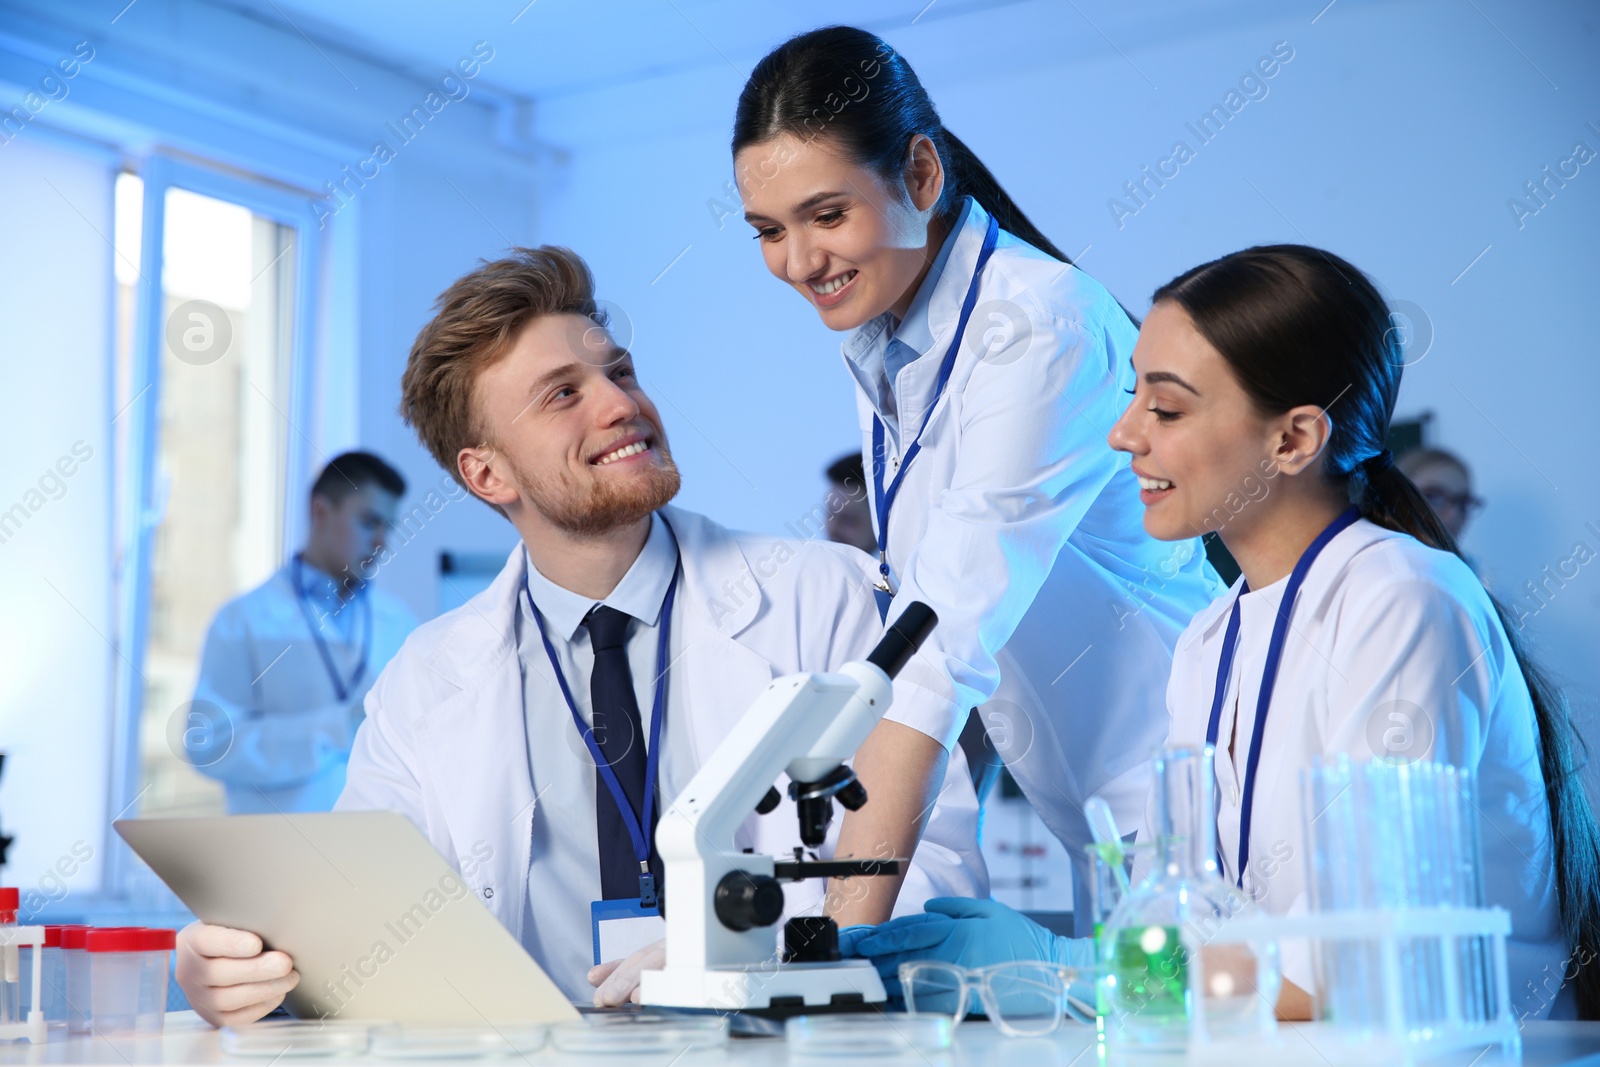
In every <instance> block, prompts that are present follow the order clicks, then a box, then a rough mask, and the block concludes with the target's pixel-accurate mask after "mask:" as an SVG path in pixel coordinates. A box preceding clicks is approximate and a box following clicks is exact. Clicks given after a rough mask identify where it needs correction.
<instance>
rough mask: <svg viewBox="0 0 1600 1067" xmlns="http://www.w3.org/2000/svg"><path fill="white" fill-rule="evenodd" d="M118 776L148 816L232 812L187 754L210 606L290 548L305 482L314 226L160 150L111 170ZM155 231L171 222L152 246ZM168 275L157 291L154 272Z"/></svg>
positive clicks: (284, 196) (256, 189) (277, 195)
mask: <svg viewBox="0 0 1600 1067" xmlns="http://www.w3.org/2000/svg"><path fill="white" fill-rule="evenodd" d="M116 204H117V208H116V215H117V218H116V231H117V251H118V255H117V257H116V259H117V263H118V270H117V283H118V284H117V306H118V311H119V315H118V319H119V323H120V324H122V325H123V326H124V327H125V328H124V329H123V330H120V331H119V337H120V338H121V340H120V342H119V344H118V367H119V372H118V374H117V389H118V404H119V406H123V405H125V406H126V407H127V410H128V417H127V418H126V419H125V420H123V421H125V422H126V423H127V425H126V426H125V427H119V428H118V429H119V432H120V434H121V435H122V437H123V438H124V440H125V443H126V448H125V449H124V450H122V452H121V454H122V455H123V456H124V457H125V459H126V465H125V466H126V469H125V471H124V472H123V477H121V478H120V479H119V481H121V482H122V483H123V485H125V486H126V488H125V489H124V490H123V491H121V492H120V493H119V496H118V506H119V508H120V509H121V517H122V521H121V522H119V524H118V529H119V530H120V531H121V534H122V535H121V538H120V542H119V549H120V551H119V558H120V560H121V561H122V566H121V568H120V571H119V574H120V578H121V581H120V586H121V588H120V590H119V594H120V597H121V600H122V603H123V606H124V614H123V619H124V626H123V628H122V629H123V631H124V632H123V634H122V638H121V646H122V648H123V649H124V650H125V651H126V657H125V658H124V661H123V676H124V677H123V684H122V686H121V693H122V697H123V700H122V707H123V709H124V712H123V715H122V722H123V730H122V735H121V737H120V739H119V740H120V743H121V760H120V771H121V781H120V783H115V787H114V789H113V808H114V809H115V807H116V806H117V805H116V802H117V801H118V800H119V799H120V801H121V802H122V803H124V804H128V803H132V804H134V805H135V807H134V808H132V809H130V814H131V813H132V811H137V813H138V814H139V815H141V816H158V815H200V814H220V813H221V812H222V811H223V792H222V788H221V785H220V784H219V783H217V782H216V781H214V780H213V779H210V778H207V777H206V776H205V775H204V774H202V773H200V772H199V771H197V770H196V769H195V768H194V766H192V765H191V763H190V761H189V760H188V759H186V758H185V755H186V747H185V746H186V744H191V745H192V742H193V739H194V734H193V731H195V730H201V731H205V730H208V729H210V728H211V726H212V724H211V723H209V722H208V721H207V720H206V719H205V718H204V717H203V716H194V715H192V714H191V711H190V708H189V703H190V701H191V700H192V699H193V695H194V688H195V681H196V677H197V674H198V669H199V662H200V654H201V650H202V647H203V645H204V641H205V635H206V631H207V629H208V627H209V625H210V623H211V619H212V616H213V615H214V614H215V613H216V611H217V609H218V608H219V607H221V606H222V605H223V604H224V603H226V602H227V601H228V600H230V599H232V598H233V597H235V596H238V595H239V594H241V593H244V592H246V591H248V590H249V589H251V588H253V587H255V586H257V585H259V584H261V583H262V582H263V581H265V580H266V579H267V578H268V577H269V576H270V575H271V574H272V573H273V571H275V570H276V569H277V568H278V566H280V565H281V564H282V563H283V561H284V559H285V546H286V545H289V544H292V543H293V542H292V540H291V538H292V536H293V534H294V530H295V526H296V522H297V521H298V519H299V515H298V513H291V512H290V511H287V510H286V508H285V501H286V500H295V499H298V497H299V487H300V486H302V485H303V484H305V482H306V475H307V472H306V469H305V457H306V455H307V452H308V451H309V448H310V446H309V441H308V440H307V438H306V436H305V435H304V434H303V433H302V432H300V431H299V430H298V429H297V427H298V425H299V424H300V419H301V413H302V412H304V411H305V409H306V407H307V405H306V403H305V402H304V397H303V390H304V387H305V383H306V382H307V381H308V380H309V378H308V375H307V370H308V368H307V366H306V365H305V364H306V363H307V357H306V353H307V352H308V351H309V350H310V341H311V338H312V336H313V334H312V330H311V324H312V322H313V321H314V310H315V309H314V308H313V307H312V306H310V305H311V300H310V294H311V293H313V292H315V289H314V286H313V281H314V279H313V277H312V275H314V274H315V271H316V258H315V251H316V249H315V248H314V243H315V242H314V234H313V233H310V232H308V231H307V230H306V228H305V224H306V223H307V222H308V221H309V218H308V217H307V216H306V215H305V211H304V201H303V199H302V198H299V197H296V196H294V195H292V194H290V193H287V192H280V191H278V190H276V189H273V188H271V187H268V186H265V185H261V184H256V183H251V182H248V181H246V180H243V179H239V178H234V177H230V176H223V175H218V174H214V173H212V172H209V171H205V170H202V169H200V168H196V167H192V166H189V165H186V164H180V163H176V162H174V161H171V160H166V159H156V160H153V161H152V163H151V165H150V166H149V167H148V168H147V170H146V172H145V174H144V175H143V176H142V178H141V177H139V176H135V175H132V174H125V175H123V176H122V177H121V178H119V180H118V182H117V196H116ZM149 233H157V234H159V239H158V240H156V241H154V242H150V241H149V240H148V234H149ZM152 279H159V284H158V285H152V284H150V281H151V280H152Z"/></svg>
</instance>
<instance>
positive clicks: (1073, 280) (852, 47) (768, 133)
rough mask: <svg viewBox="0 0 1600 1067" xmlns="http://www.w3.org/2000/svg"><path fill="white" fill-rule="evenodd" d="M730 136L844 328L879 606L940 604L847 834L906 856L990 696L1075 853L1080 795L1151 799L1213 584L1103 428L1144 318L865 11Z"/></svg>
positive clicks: (780, 229)
mask: <svg viewBox="0 0 1600 1067" xmlns="http://www.w3.org/2000/svg"><path fill="white" fill-rule="evenodd" d="M732 147H733V152H734V169H735V176H736V180H737V182H738V186H739V190H740V194H741V197H742V199H743V202H744V206H745V217H746V219H747V221H749V223H750V224H751V226H753V227H754V228H755V231H756V237H757V238H758V240H759V245H760V249H761V253H762V256H763V257H764V259H765V261H766V266H767V268H768V269H769V270H770V271H771V272H772V273H773V274H774V275H775V276H776V277H777V278H778V279H779V280H780V281H782V282H784V283H786V284H788V285H790V286H792V287H793V288H794V290H795V291H796V292H797V293H799V294H800V295H801V296H802V297H803V298H804V299H805V300H806V301H807V303H808V304H810V305H811V306H812V307H813V308H814V309H815V311H816V313H817V314H818V315H820V316H821V318H822V321H823V322H824V323H825V324H826V325H827V326H828V327H829V328H830V329H833V330H839V331H843V332H848V336H847V337H846V339H845V342H844V346H843V350H844V362H845V368H846V370H847V371H848V372H849V373H850V375H851V376H852V377H853V378H854V380H855V382H856V384H857V386H858V391H857V408H858V413H859V417H860V421H861V427H862V434H863V441H864V445H865V447H864V452H865V454H866V458H867V462H868V480H869V483H873V484H874V485H875V490H874V494H873V514H874V521H875V524H876V527H877V529H878V531H879V549H880V559H881V564H880V571H881V573H880V586H881V587H882V590H883V591H882V593H881V594H880V607H882V608H883V609H884V610H886V611H887V615H888V617H889V618H891V619H892V618H893V617H894V616H895V614H896V613H897V612H898V611H899V610H901V609H902V608H903V606H904V605H905V604H907V603H910V602H912V601H918V600H920V601H925V602H927V603H928V604H930V605H931V606H932V607H933V608H934V610H935V611H937V612H938V614H939V628H938V630H937V631H935V633H934V635H933V637H932V639H931V640H930V643H929V644H928V645H927V646H925V648H924V653H923V655H921V656H919V657H918V659H917V660H915V661H913V663H912V664H910V665H909V666H908V667H907V668H906V670H905V671H904V672H903V673H902V674H901V676H900V684H898V685H897V687H896V697H895V705H894V708H893V709H892V710H891V711H890V712H889V713H888V716H887V718H886V721H885V722H884V723H882V724H880V726H879V728H878V730H877V731H876V732H875V733H874V735H873V736H872V738H871V739H869V741H868V742H867V744H866V745H865V746H864V747H863V748H862V750H861V752H860V753H859V754H858V756H857V760H856V770H857V773H858V774H859V775H860V777H861V779H862V781H863V782H864V783H865V784H866V786H867V789H868V792H869V794H870V795H871V796H872V799H873V803H872V804H871V805H869V806H868V807H867V808H866V809H864V810H863V811H862V812H861V813H852V814H851V815H849V816H847V817H846V819H845V822H844V825H843V829H842V831H841V837H840V844H839V848H840V855H844V854H849V853H853V854H857V855H864V854H881V851H880V850H883V849H885V848H887V849H888V850H890V851H889V854H891V855H910V854H911V851H910V850H911V848H912V846H914V845H915V843H916V835H917V832H918V828H917V825H916V824H917V812H918V811H920V810H923V809H924V808H925V805H926V799H925V798H926V797H927V796H931V795H932V793H931V790H932V789H934V788H936V786H937V781H938V778H939V775H940V774H941V773H942V770H943V767H944V757H945V752H946V751H947V750H948V747H949V746H951V745H953V744H954V743H955V741H956V739H957V736H958V735H959V734H960V733H961V731H962V729H963V727H964V725H965V724H966V722H967V719H968V713H969V710H970V709H972V708H974V707H976V706H978V705H984V704H985V702H988V703H987V705H986V706H985V707H984V709H983V712H982V716H983V718H984V719H985V720H986V723H987V726H988V735H989V738H990V741H991V743H992V744H993V745H994V746H995V748H996V749H997V750H998V751H999V754H1000V755H1001V756H1002V757H1004V759H1005V761H1006V763H1007V764H1008V765H1009V766H1010V769H1011V771H1012V774H1013V776H1014V777H1015V778H1016V780H1017V782H1018V783H1019V784H1020V785H1021V787H1022V789H1023V791H1024V792H1025V793H1026V794H1027V796H1028V798H1029V799H1030V800H1031V801H1032V802H1033V804H1034V806H1035V807H1036V808H1037V809H1038V810H1039V812H1040V814H1041V816H1042V817H1043V819H1044V821H1045V823H1046V824H1047V825H1048V826H1049V827H1050V829H1051V830H1052V831H1053V832H1054V833H1055V834H1056V836H1057V837H1059V838H1060V839H1061V841H1062V842H1063V843H1065V844H1066V845H1067V846H1069V851H1070V852H1071V853H1072V854H1073V855H1074V857H1075V858H1077V857H1078V856H1081V850H1080V846H1082V845H1084V844H1087V843H1088V842H1089V841H1090V834H1089V831H1088V827H1087V825H1086V823H1085V820H1084V817H1083V804H1084V802H1085V801H1086V800H1087V799H1088V798H1089V797H1091V796H1094V795H1101V796H1104V797H1105V798H1106V799H1107V800H1108V802H1110V803H1111V805H1112V807H1113V809H1114V810H1115V811H1116V812H1117V813H1118V814H1119V815H1120V816H1121V817H1122V818H1124V819H1125V820H1126V822H1127V825H1130V826H1133V825H1137V823H1138V816H1139V814H1140V813H1141V812H1142V809H1143V803H1144V796H1145V792H1146V788H1147V782H1148V760H1149V757H1150V754H1151V752H1152V751H1153V750H1154V749H1155V748H1156V747H1157V746H1158V745H1159V744H1160V742H1161V738H1162V736H1163V734H1164V733H1165V728H1166V723H1165V716H1163V715H1162V713H1161V692H1162V686H1163V684H1164V682H1165V677H1166V669H1167V665H1168V663H1169V662H1170V660H1171V656H1172V647H1173V642H1174V641H1175V640H1176V638H1177V635H1178V633H1179V632H1180V631H1181V630H1182V629H1183V627H1184V626H1185V625H1186V624H1187V623H1188V621H1189V619H1190V618H1191V617H1192V616H1193V614H1194V613H1195V612H1196V611H1198V610H1199V609H1200V608H1201V607H1202V606H1204V605H1205V604H1206V603H1207V602H1208V601H1209V600H1210V599H1211V597H1212V596H1213V595H1215V593H1216V592H1218V591H1220V586H1218V585H1217V584H1216V580H1215V576H1214V574H1212V572H1211V571H1210V569H1209V567H1208V566H1207V565H1206V563H1205V557H1204V553H1203V551H1202V550H1201V546H1200V542H1199V540H1198V534H1199V533H1200V531H1199V530H1196V531H1193V534H1192V535H1191V536H1190V537H1189V538H1188V539H1186V540H1184V541H1183V542H1181V543H1179V544H1165V545H1164V544H1160V543H1158V542H1157V541H1155V540H1154V539H1153V538H1151V537H1150V536H1149V535H1147V534H1146V533H1145V532H1144V530H1143V529H1142V528H1141V527H1140V522H1139V513H1140V508H1139V501H1138V485H1137V484H1136V483H1135V481H1134V477H1133V474H1132V473H1131V471H1130V470H1129V467H1128V461H1127V459H1126V458H1125V457H1123V456H1119V455H1117V454H1116V453H1115V452H1113V451H1112V450H1111V449H1110V448H1109V447H1108V446H1107V444H1106V440H1105V433H1106V431H1107V430H1108V429H1109V428H1110V426H1111V424H1112V423H1113V422H1114V421H1115V420H1116V417H1117V413H1118V412H1119V411H1120V409H1121V401H1122V395H1121V392H1120V390H1121V389H1122V388H1123V387H1124V386H1126V385H1127V384H1129V383H1128V381H1127V377H1128V373H1129V372H1128V357H1129V354H1130V353H1131V352H1132V351H1133V345H1134V340H1135V337H1136V334H1137V330H1136V327H1135V326H1134V323H1133V322H1132V321H1131V320H1130V319H1129V317H1128V315H1127V313H1126V312H1125V311H1124V310H1123V309H1122V307H1120V306H1119V305H1118V303H1117V302H1116V300H1115V299H1113V298H1112V296H1111V295H1110V294H1109V293H1107V292H1106V290H1105V289H1104V288H1103V287H1102V286H1101V285H1100V284H1099V283H1098V282H1096V281H1095V280H1094V279H1093V278H1091V277H1089V276H1088V275H1087V274H1084V273H1083V272H1082V271H1080V270H1078V269H1077V268H1076V267H1073V266H1072V265H1071V264H1070V263H1069V262H1068V260H1067V257H1066V256H1064V255H1062V254H1061V252H1060V251H1059V250H1058V249H1057V248H1056V247H1055V246H1054V245H1052V244H1051V243H1050V241H1049V240H1048V239H1047V238H1045V236H1044V235H1043V234H1042V233H1040V232H1039V230H1038V229H1037V228H1036V227H1035V226H1034V225H1033V224H1032V223H1031V222H1029V221H1028V218H1027V216H1025V215H1024V214H1023V213H1022V211H1021V210H1020V209H1019V208H1018V207H1017V205H1016V204H1015V203H1013V202H1012V200H1011V198H1010V197H1009V196H1007V195H1006V193H1005V191H1004V190H1003V189H1002V188H1001V187H1000V185H999V183H998V182H996V180H995V178H994V176H993V175H992V174H990V173H989V171H988V170H987V169H986V168H985V167H984V165H983V164H982V163H981V162H979V161H978V159H977V157H976V156H974V155H973V153H972V152H971V151H970V150H969V149H968V148H967V147H966V146H965V145H964V144H962V142H961V141H960V140H958V139H957V138H956V137H955V135H954V134H952V133H950V131H948V130H946V129H945V128H944V126H943V124H942V123H941V121H940V119H939V116H938V113H937V112H936V111H935V110H934V107H933V104H932V102H931V101H930V100H929V98H928V94H927V93H926V91H925V90H924V89H923V88H922V85H921V83H920V82H919V81H918V80H917V76H916V74H915V73H914V72H913V71H912V70H911V67H910V66H909V65H908V64H907V63H906V61H905V60H904V59H903V58H902V57H901V56H899V55H898V54H897V53H896V52H895V51H894V50H893V49H892V48H890V47H889V46H888V45H887V44H885V43H884V42H883V41H881V40H879V39H878V38H877V37H875V36H873V35H872V34H869V33H866V32H865V31H862V30H857V29H851V28H848V27H832V28H828V29H822V30H817V31H814V32H812V33H808V34H804V35H802V36H800V37H796V38H794V39H792V40H790V41H789V42H787V43H785V44H784V45H782V46H780V47H779V48H778V49H776V50H775V51H773V52H772V53H771V54H770V55H768V56H767V57H766V58H765V59H763V60H762V61H761V62H760V63H759V64H757V66H756V68H755V70H754V71H753V73H752V74H751V76H750V80H749V82H748V83H747V85H746V86H745V89H744V92H743V94H742V95H741V96H740V99H739V106H738V111H737V114H736V117H735V121H734V133H733V146H732ZM891 590H893V591H894V592H893V604H892V606H891V605H890V603H889V601H890V597H891V593H890V591H891ZM869 820H870V821H869ZM894 892H895V886H894V885H893V882H892V880H890V879H886V878H880V879H875V880H874V883H873V886H872V891H871V892H869V893H867V894H865V895H862V896H859V897H858V898H857V899H856V900H855V901H854V902H853V903H851V904H850V905H847V906H846V907H845V908H842V909H840V910H839V911H838V912H837V914H838V916H839V918H840V920H841V921H849V920H852V919H853V920H855V921H862V922H875V921H880V920H881V919H883V918H885V917H887V915H888V913H889V909H890V908H891V907H892V906H893V903H894Z"/></svg>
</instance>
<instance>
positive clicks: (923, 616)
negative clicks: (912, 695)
mask: <svg viewBox="0 0 1600 1067" xmlns="http://www.w3.org/2000/svg"><path fill="white" fill-rule="evenodd" d="M938 621H939V616H937V615H935V614H934V612H933V609H932V608H930V607H928V605H926V604H924V603H923V602H922V601H920V600H918V601H913V602H912V604H911V605H910V606H909V607H907V608H906V610H905V611H902V612H901V613H900V615H899V616H898V617H897V618H896V619H895V620H894V622H892V623H890V624H889V631H888V632H887V633H885V634H884V635H883V637H882V638H881V639H880V640H879V641H878V647H877V648H874V649H873V650H872V654H871V655H869V656H868V657H867V662H868V663H870V664H872V665H873V666H874V667H877V668H878V669H879V670H881V671H883V673H884V674H887V675H888V676H889V677H890V678H893V677H894V676H895V675H897V674H899V673H900V668H902V667H904V666H905V665H906V664H907V663H908V662H909V661H910V660H911V657H912V656H914V655H916V653H917V649H919V648H921V647H922V642H923V641H925V640H927V638H928V635H929V634H930V633H932V632H933V627H934V625H935V624H937V623H938Z"/></svg>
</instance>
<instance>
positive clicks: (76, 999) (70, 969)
mask: <svg viewBox="0 0 1600 1067" xmlns="http://www.w3.org/2000/svg"><path fill="white" fill-rule="evenodd" d="M94 929H99V930H137V929H142V927H135V926H101V927H93V926H64V927H62V928H61V956H62V959H63V961H64V962H65V965H66V967H65V969H66V972H67V1034H68V1036H71V1037H82V1036H84V1035H86V1034H88V1033H89V1032H90V1029H91V1027H92V1023H91V1020H90V1014H91V1008H92V1003H91V997H90V981H89V950H88V941H89V931H90V930H94Z"/></svg>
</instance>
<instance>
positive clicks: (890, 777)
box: [824, 722, 949, 927]
mask: <svg viewBox="0 0 1600 1067" xmlns="http://www.w3.org/2000/svg"><path fill="white" fill-rule="evenodd" d="M948 762H949V753H948V752H946V751H945V748H944V746H943V745H941V744H939V742H937V741H935V740H934V739H933V738H931V737H929V736H928V735H927V734H925V733H922V732H921V731H920V730H914V729H912V728H911V727H909V726H904V725H902V724H900V723H897V722H880V723H879V724H878V725H877V726H876V727H874V728H873V731H872V733H871V734H870V735H869V736H868V737H867V740H866V742H865V743H864V744H863V745H862V746H861V748H860V750H859V751H858V752H857V753H856V758H855V761H854V766H855V772H856V777H857V778H859V779H860V780H861V784H862V785H863V786H864V787H865V788H866V790H867V803H866V805H865V806H864V807H863V808H862V809H861V810H860V811H850V812H846V813H845V815H844V821H843V823H842V824H841V826H840V828H839V841H838V845H837V847H836V848H835V850H834V856H835V857H836V858H838V859H893V858H896V857H898V858H900V859H902V860H906V861H909V860H910V858H911V855H912V853H914V852H915V851H916V848H917V842H919V841H920V840H921V839H922V830H923V828H924V827H925V826H926V825H927V822H928V815H929V814H930V813H931V812H932V811H933V805H934V802H935V801H936V800H937V799H938V797H939V789H940V787H941V786H942V785H943V784H944V772H945V766H946V765H947V763H948ZM905 868H906V864H905V863H902V864H901V867H900V872H899V873H898V874H894V875H874V876H870V877H861V878H849V879H831V880H829V882H828V895H827V899H826V901H825V903H824V911H825V912H826V913H827V914H828V915H830V916H832V917H833V919H834V921H836V922H837V923H838V924H839V925H840V926H841V927H843V926H853V925H855V924H858V923H880V922H883V921H885V920H886V919H888V918H889V916H890V915H891V914H893V912H894V904H895V900H896V899H897V898H898V897H899V895H900V885H901V883H902V882H904V881H905Z"/></svg>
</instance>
